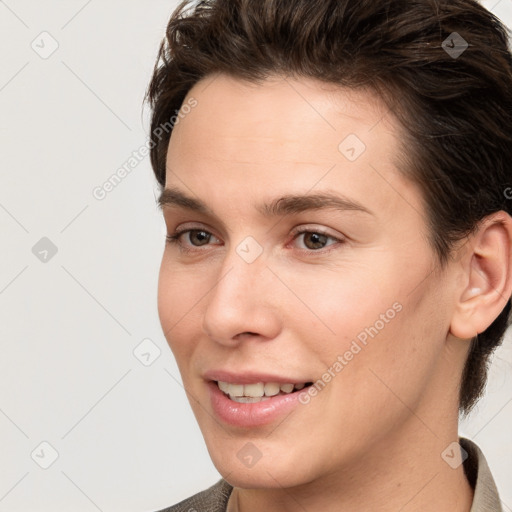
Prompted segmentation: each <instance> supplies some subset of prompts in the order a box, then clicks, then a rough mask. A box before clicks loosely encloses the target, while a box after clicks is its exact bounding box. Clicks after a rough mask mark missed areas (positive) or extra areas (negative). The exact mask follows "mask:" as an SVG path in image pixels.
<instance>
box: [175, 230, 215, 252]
mask: <svg viewBox="0 0 512 512" xmlns="http://www.w3.org/2000/svg"><path fill="white" fill-rule="evenodd" d="M185 234H188V241H189V242H191V245H192V247H201V246H202V245H207V244H208V242H209V241H210V239H211V237H213V235H212V234H211V233H210V232H209V231H206V230H205V229H183V230H181V231H176V233H173V234H172V235H167V237H166V240H167V243H169V244H176V243H177V244H179V245H180V248H183V250H184V251H187V250H193V249H188V248H187V246H186V245H183V243H182V242H181V240H180V239H181V237H182V236H183V235H185ZM194 240H197V241H198V244H197V245H196V244H195V243H194Z"/></svg>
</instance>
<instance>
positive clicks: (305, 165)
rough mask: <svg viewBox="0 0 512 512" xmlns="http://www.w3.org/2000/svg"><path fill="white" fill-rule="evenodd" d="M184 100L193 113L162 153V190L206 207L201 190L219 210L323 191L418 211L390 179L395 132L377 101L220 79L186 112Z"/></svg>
mask: <svg viewBox="0 0 512 512" xmlns="http://www.w3.org/2000/svg"><path fill="white" fill-rule="evenodd" d="M191 98H193V99H194V100H195V101H196V102H197V106H196V107H195V108H193V109H192V110H191V111H190V112H189V113H187V114H186V115H185V116H184V117H183V118H182V119H181V120H180V122H179V123H178V124H177V125H176V126H175V128H174V131H173V133H172V136H171V140H170V143H169V149H168V155H167V176H166V185H167V186H169V185H171V184H172V185H173V186H175V185H176V186H179V185H183V183H186V186H187V187H188V188H190V189H191V190H192V192H193V193H195V194H197V195H199V196H201V195H202V196H203V198H204V194H201V192H200V191H201V189H202V188H203V189H204V188H205V187H208V189H209V197H210V198H211V199H212V200H213V201H215V200H217V201H218V202H219V204H220V202H221V201H222V200H223V199H222V198H223V197H226V196H227V195H229V196H230V197H236V195H245V197H254V196H255V195H257V194H258V193H262V194H263V193H265V194H266V195H267V196H268V195H269V193H270V192H272V191H275V192H276V194H277V193H285V192H287V193H293V192H297V193H299V192H305V191H306V190H310V189H312V188H316V189H317V190H319V189H322V188H328V189H330V190H339V191H340V192H343V193H346V194H348V195H350V196H351V197H352V198H353V199H354V200H355V201H358V202H361V200H362V199H365V200H366V201H371V202H372V203H374V204H376V205H377V206H379V205H380V206H382V207H383V208H384V207H386V208H388V209H389V207H390V206H396V205H401V206H402V207H403V206H406V205H408V206H407V207H408V208H411V205H412V206H414V205H416V207H417V208H418V209H420V208H421V206H420V200H419V197H418V196H419V194H418V191H417V190H416V189H415V187H414V186H412V184H411V183H408V182H406V181H405V180H404V178H403V176H402V175H401V174H400V173H399V172H398V171H397V167H396V157H397V155H398V153H399V146H400V144H399V143H400V139H401V137H400V135H401V129H400V127H399V125H398V122H397V121H396V119H395V118H394V117H393V115H392V114H391V113H390V112H389V111H388V109H387V108H386V106H385V105H384V104H383V102H382V101H381V100H380V99H379V98H378V97H377V95H376V94H375V93H372V92H370V91H363V90H349V89H345V88H340V87H337V86H335V85H333V84H325V83H322V82H319V81H316V80H311V79H291V78H285V77H273V78H270V79H267V80H265V81H263V82H261V83H258V84H256V83H249V82H246V81H241V80H238V79H235V78H232V77H229V76H226V75H222V74H220V75H213V76H209V77H207V78H205V79H204V80H202V81H200V82H199V83H197V84H196V85H195V86H194V87H193V88H192V89H191V90H190V91H189V94H188V95H187V98H185V102H184V103H186V102H187V101H188V100H190V99H191ZM398 189H402V190H401V191H399V190H398ZM403 194H405V195H406V196H408V197H407V199H406V200H405V203H404V197H403ZM402 203H404V204H402Z"/></svg>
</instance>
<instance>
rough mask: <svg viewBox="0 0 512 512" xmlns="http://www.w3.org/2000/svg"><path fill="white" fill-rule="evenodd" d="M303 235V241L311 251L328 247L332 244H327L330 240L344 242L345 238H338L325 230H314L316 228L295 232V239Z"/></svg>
mask: <svg viewBox="0 0 512 512" xmlns="http://www.w3.org/2000/svg"><path fill="white" fill-rule="evenodd" d="M300 237H303V241H304V242H303V243H304V245H305V246H306V249H302V250H307V251H309V252H311V251H313V252H315V251H316V252H318V251H319V250H321V249H323V248H325V247H328V246H329V245H333V244H332V243H331V244H327V242H328V241H329V240H331V241H333V242H334V243H336V242H339V243H343V240H340V239H339V238H336V237H334V236H332V235H329V234H327V233H324V232H323V231H318V230H316V231H314V230H306V229H302V230H300V231H297V232H295V236H294V238H293V239H294V240H297V239H298V238H300Z"/></svg>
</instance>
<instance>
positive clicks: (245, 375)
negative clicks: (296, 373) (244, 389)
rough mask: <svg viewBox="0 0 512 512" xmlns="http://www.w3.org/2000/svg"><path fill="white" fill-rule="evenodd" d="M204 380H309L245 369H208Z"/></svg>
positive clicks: (283, 381) (252, 382)
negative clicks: (235, 370)
mask: <svg viewBox="0 0 512 512" xmlns="http://www.w3.org/2000/svg"><path fill="white" fill-rule="evenodd" d="M203 378H204V379H205V380H210V381H217V382H218V381H221V382H228V383H230V384H255V383H257V382H276V383H278V384H301V383H306V382H311V380H308V379H302V378H300V377H299V378H294V377H283V376H282V375H276V374H271V373H259V372H254V371H246V372H242V373H234V372H231V371H229V370H208V371H207V372H205V373H204V374H203Z"/></svg>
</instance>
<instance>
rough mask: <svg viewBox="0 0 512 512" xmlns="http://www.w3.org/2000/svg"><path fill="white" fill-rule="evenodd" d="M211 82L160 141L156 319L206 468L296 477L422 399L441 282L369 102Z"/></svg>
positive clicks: (415, 204) (368, 452)
mask: <svg viewBox="0 0 512 512" xmlns="http://www.w3.org/2000/svg"><path fill="white" fill-rule="evenodd" d="M212 78H213V77H208V78H207V79H205V80H203V81H201V82H199V83H198V84H197V85H196V86H195V87H194V88H193V89H192V90H191V91H190V93H189V95H188V99H186V100H185V104H186V103H187V102H191V101H192V102H195V107H194V108H193V109H187V110H188V111H189V112H188V113H187V114H186V116H183V117H182V118H181V119H180V121H179V123H178V124H177V125H176V126H175V129H174V131H173V134H172V137H171V140H170V144H169V151H168V158H167V175H166V189H173V190H174V191H175V192H176V191H177V192H178V193H174V194H168V195H167V197H166V199H165V201H164V202H165V204H164V206H163V213H164V217H165V223H166V227H167V231H168V234H169V235H174V234H175V233H176V232H180V233H181V234H180V235H178V237H177V238H176V239H175V240H174V241H173V242H172V243H168V244H166V248H165V250H164V254H163V259H162V264H161V269H160V279H159V290H158V308H159V316H160V321H161V324H162V328H163V331H164V333H165V336H166V338H167V340H168V343H169V345H170V347H171V349H172V352H173V354H174V356H175V358H176V361H177V364H178V367H179V370H180V372H181V376H182V380H183V384H184V387H185V389H186V391H187V394H188V397H189V400H190V403H191V406H192V409H193V411H194V414H195V417H196V419H197V421H198V424H199V426H200V428H201V431H202V433H203V435H204V438H205V442H206V445H207V447H208V450H209V453H210V455H211V457H212V460H213V462H214V464H215V465H216V467H217V469H218V470H219V472H220V473H221V474H222V475H223V476H224V477H225V478H227V479H228V481H229V482H230V483H231V484H232V485H236V486H240V487H244V486H245V487H248V486H251V487H253V488H257V487H277V486H280V487H281V486H282V487H291V486H294V485H301V484H304V483H307V482H312V481H314V480H316V479H319V478H321V477H325V476H326V475H327V474H335V473H336V472H337V471H343V470H347V469H348V468H351V467H354V466H355V465H357V464H363V463H364V461H365V460H366V461H369V460H370V458H371V457H372V456H375V454H376V453H377V451H378V450H380V452H379V453H380V454H382V450H383V447H385V446H392V445H395V446H396V443H397V442H398V440H399V439H401V435H403V434H404V433H405V432H406V431H407V429H408V428H409V425H410V424H411V421H410V420H411V417H412V414H422V415H423V416H422V417H428V415H429V414H430V412H431V408H432V407H434V405H436V406H439V402H438V399H439V396H438V395H436V393H437V391H436V390H437V389H438V388H437V387H436V386H433V385H432V383H433V382H434V381H435V380H436V379H438V378H439V374H440V372H441V370H440V368H441V361H443V357H442V356H443V350H444V344H445V341H446V336H447V332H448V330H449V323H450V314H451V302H450V294H451V293H452V290H451V289H450V285H449V284H448V283H449V280H448V279H447V278H446V277H447V276H446V273H441V272H440V271H434V272H433V268H434V266H435V262H436V258H435V256H434V253H433V251H432V249H431V247H430V245H429V243H428V231H427V227H426V215H425V213H424V211H425V208H424V205H423V204H422V200H421V194H420V191H419V190H418V188H417V187H416V186H415V185H414V184H413V183H411V182H409V181H408V180H406V179H405V178H404V177H403V176H402V175H401V174H399V172H398V171H397V169H396V166H395V164H394V160H395V159H396V156H397V154H398V144H399V141H400V139H399V138H400V130H399V127H398V125H397V124H395V122H394V119H393V118H392V117H391V115H390V114H389V113H387V112H386V109H385V108H384V106H383V105H382V104H381V103H380V102H379V100H378V99H377V98H376V97H375V96H373V95H372V94H370V93H368V92H363V91H358V92H356V91H353V90H351V91H349V90H345V89H339V88H336V87H334V86H327V85H325V84H321V83H319V82H316V81H313V80H305V79H301V80H291V79H283V78H279V77H275V78H272V79H267V80H266V81H265V82H263V83H262V84H259V85H256V84H248V83H245V82H242V81H238V80H235V79H233V78H229V77H227V76H223V75H218V76H216V77H215V78H214V79H212ZM315 195H319V196H321V197H320V198H319V199H317V200H314V199H312V196H315ZM183 196H187V197H189V198H191V199H193V201H188V202H187V201H183ZM281 198H284V199H281ZM279 199H281V200H280V201H279ZM264 205H266V207H265V206H264ZM443 272H444V271H443ZM309 383H313V385H308V384H309ZM292 385H294V386H292ZM219 386H220V388H222V390H221V389H219ZM292 388H293V391H291V389H292ZM290 391H291V392H290ZM263 393H265V397H264V398H261V395H262V394H263ZM276 393H278V394H277V395H276ZM241 395H244V396H245V395H252V397H248V398H247V397H246V398H244V397H240V396H241ZM436 401H437V403H436ZM404 404H407V407H405V406H404ZM416 426H417V425H416ZM304 461H307V464H304Z"/></svg>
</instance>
